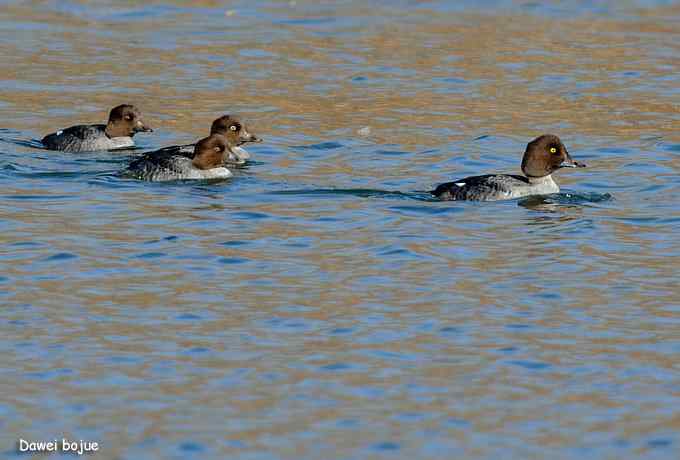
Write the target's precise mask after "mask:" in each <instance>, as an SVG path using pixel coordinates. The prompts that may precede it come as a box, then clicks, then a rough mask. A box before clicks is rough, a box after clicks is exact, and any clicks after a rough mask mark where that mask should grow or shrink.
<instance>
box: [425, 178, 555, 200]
mask: <svg viewBox="0 0 680 460" xmlns="http://www.w3.org/2000/svg"><path fill="white" fill-rule="evenodd" d="M559 191H560V188H559V187H558V186H557V184H556V183H555V181H554V180H553V179H552V177H551V176H550V175H548V176H544V177H538V178H533V177H532V178H528V177H525V176H518V175H507V174H487V175H484V176H473V177H466V178H465V179H461V180H457V181H455V182H447V183H445V184H441V185H439V186H438V187H437V188H436V189H435V190H434V191H432V194H433V195H434V196H436V197H437V198H439V199H441V200H453V201H462V200H472V201H497V200H508V199H512V198H521V197H524V196H529V195H549V194H551V193H557V192H559Z"/></svg>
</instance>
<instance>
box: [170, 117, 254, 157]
mask: <svg viewBox="0 0 680 460" xmlns="http://www.w3.org/2000/svg"><path fill="white" fill-rule="evenodd" d="M210 134H221V135H222V136H224V137H226V138H227V139H228V140H229V145H230V147H231V148H230V149H228V151H227V152H226V157H225V159H224V162H225V163H227V164H232V165H242V164H244V163H245V162H246V161H247V160H249V159H250V154H249V153H248V152H247V151H246V150H245V149H244V148H243V147H241V145H243V144H245V143H247V142H262V138H260V137H257V136H256V135H255V134H253V133H251V132H250V131H249V130H248V128H246V126H245V125H244V124H243V123H242V122H241V121H240V120H239V119H238V118H236V117H235V116H233V115H223V116H221V117H219V118H218V119H216V120H215V121H213V123H212V126H211V127H210ZM193 147H194V145H193V144H188V145H181V146H178V145H173V146H170V147H166V149H172V150H176V149H180V150H181V151H182V153H183V154H191V153H192V151H193V150H192V149H193Z"/></svg>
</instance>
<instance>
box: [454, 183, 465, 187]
mask: <svg viewBox="0 0 680 460" xmlns="http://www.w3.org/2000/svg"><path fill="white" fill-rule="evenodd" d="M456 185H457V186H458V187H463V186H464V185H465V182H456Z"/></svg>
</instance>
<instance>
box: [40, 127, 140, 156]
mask: <svg viewBox="0 0 680 460" xmlns="http://www.w3.org/2000/svg"><path fill="white" fill-rule="evenodd" d="M42 144H43V145H44V146H45V148H47V149H50V150H62V151H65V152H90V151H95V150H111V149H119V148H125V147H132V146H134V145H135V144H134V142H133V141H132V138H131V137H113V138H109V137H108V136H107V135H106V125H77V126H71V127H70V128H66V129H62V130H59V131H57V132H56V133H52V134H48V135H47V136H45V137H43V139H42Z"/></svg>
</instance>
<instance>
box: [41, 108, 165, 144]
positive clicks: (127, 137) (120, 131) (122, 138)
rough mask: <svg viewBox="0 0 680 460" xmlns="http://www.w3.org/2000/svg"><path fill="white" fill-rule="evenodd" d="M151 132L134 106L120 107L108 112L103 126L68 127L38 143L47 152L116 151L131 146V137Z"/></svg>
mask: <svg viewBox="0 0 680 460" xmlns="http://www.w3.org/2000/svg"><path fill="white" fill-rule="evenodd" d="M152 131H153V129H151V128H150V127H149V125H147V124H146V123H145V122H144V120H143V118H142V114H141V112H140V111H139V109H138V108H137V107H135V106H134V105H130V104H121V105H119V106H116V107H114V108H113V109H111V112H109V121H108V122H107V123H106V124H105V125H76V126H71V127H70V128H64V129H60V130H59V131H57V132H54V133H51V134H48V135H47V136H45V137H43V138H42V141H41V142H42V144H43V146H44V147H45V148H46V149H48V150H61V151H64V152H72V153H78V152H93V151H98V150H116V149H126V148H130V147H134V146H135V143H134V141H133V140H132V137H133V136H134V135H135V134H137V133H139V132H144V133H149V132H152Z"/></svg>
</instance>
